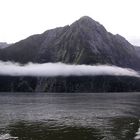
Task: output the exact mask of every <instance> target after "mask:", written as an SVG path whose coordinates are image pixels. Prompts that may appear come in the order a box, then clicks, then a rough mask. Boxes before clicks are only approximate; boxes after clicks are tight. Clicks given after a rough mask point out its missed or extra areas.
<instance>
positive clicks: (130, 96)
mask: <svg viewBox="0 0 140 140" xmlns="http://www.w3.org/2000/svg"><path fill="white" fill-rule="evenodd" d="M139 120H140V93H57V94H54V93H50V94H48V93H0V140H15V139H17V140H140V138H139V137H140V132H139V131H140V129H139V127H140V126H139V125H140V121H139Z"/></svg>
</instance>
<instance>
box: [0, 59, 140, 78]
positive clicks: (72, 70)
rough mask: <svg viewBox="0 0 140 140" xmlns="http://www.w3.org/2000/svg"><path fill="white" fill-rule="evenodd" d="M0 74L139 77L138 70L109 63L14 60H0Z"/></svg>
mask: <svg viewBox="0 0 140 140" xmlns="http://www.w3.org/2000/svg"><path fill="white" fill-rule="evenodd" d="M0 67H1V69H0V75H7V76H33V77H37V76H39V77H53V76H90V75H91V76H97V75H114V76H134V77H140V76H139V74H138V72H136V71H134V70H132V69H128V68H121V67H117V66H111V65H70V64H64V63H43V64H39V63H28V64H25V65H23V64H19V63H14V62H10V61H8V62H3V61H0Z"/></svg>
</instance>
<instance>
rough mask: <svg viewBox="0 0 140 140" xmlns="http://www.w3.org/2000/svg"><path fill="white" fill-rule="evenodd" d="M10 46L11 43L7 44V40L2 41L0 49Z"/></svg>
mask: <svg viewBox="0 0 140 140" xmlns="http://www.w3.org/2000/svg"><path fill="white" fill-rule="evenodd" d="M8 46H10V44H7V43H6V42H0V49H3V48H7V47H8Z"/></svg>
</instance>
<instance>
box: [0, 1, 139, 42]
mask: <svg viewBox="0 0 140 140" xmlns="http://www.w3.org/2000/svg"><path fill="white" fill-rule="evenodd" d="M85 15H87V16H90V17H91V18H93V19H94V20H96V21H99V22H100V23H101V24H103V25H104V26H105V28H106V29H107V30H108V31H109V32H112V33H113V34H117V33H118V34H120V35H122V36H124V37H125V38H126V39H128V40H129V41H130V42H131V43H133V44H136V45H140V16H139V15H140V0H0V42H8V43H13V42H16V41H19V40H21V39H24V38H26V37H28V36H30V35H32V34H36V33H42V32H44V31H46V30H48V29H51V28H55V27H59V26H64V25H67V24H71V23H72V22H74V21H75V20H77V19H79V18H80V17H82V16H85Z"/></svg>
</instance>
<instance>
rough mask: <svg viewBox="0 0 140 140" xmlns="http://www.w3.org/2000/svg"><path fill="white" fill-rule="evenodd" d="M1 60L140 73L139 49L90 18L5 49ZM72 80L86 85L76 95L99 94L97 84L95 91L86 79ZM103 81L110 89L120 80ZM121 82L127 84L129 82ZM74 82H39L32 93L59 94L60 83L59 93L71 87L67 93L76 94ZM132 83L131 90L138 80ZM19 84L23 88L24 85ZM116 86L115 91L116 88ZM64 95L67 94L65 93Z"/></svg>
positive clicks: (52, 79) (39, 79)
mask: <svg viewBox="0 0 140 140" xmlns="http://www.w3.org/2000/svg"><path fill="white" fill-rule="evenodd" d="M0 60H3V61H8V60H9V61H16V62H20V63H28V62H37V63H44V62H63V63H69V64H110V65H117V66H121V67H128V68H133V69H135V70H140V57H139V55H138V53H137V51H136V49H135V47H134V46H133V45H131V44H130V43H129V42H128V41H127V40H126V39H125V38H123V37H122V36H120V35H113V34H111V33H109V32H107V31H106V29H105V28H104V27H103V26H102V25H101V24H100V23H98V22H96V21H94V20H93V19H91V18H90V17H87V16H85V17H82V18H80V19H79V20H77V21H76V22H74V23H73V24H71V25H70V26H69V25H68V26H65V27H60V28H56V29H52V30H48V31H46V32H44V33H42V34H38V35H33V36H30V37H28V38H26V39H24V40H22V41H19V42H17V43H15V44H12V45H10V46H9V47H8V48H4V49H1V50H0ZM101 77H102V76H101ZM5 78H6V77H5ZM92 78H93V82H94V83H96V82H97V81H98V78H95V77H92ZM129 78H130V77H129ZM15 79H16V78H15ZM15 79H13V80H11V81H14V80H15ZM21 79H22V78H21ZM23 79H24V78H23ZM29 79H30V78H29ZM60 79H61V80H60ZM68 79H69V80H68ZM72 79H75V80H74V81H76V83H77V84H78V83H79V84H80V83H81V84H84V85H85V86H84V87H81V86H79V89H78V90H75V91H77V92H80V91H81V90H83V88H84V89H85V92H86V91H88V90H89V89H90V92H92V91H95V92H96V84H93V85H92V88H89V87H88V88H89V89H87V86H86V84H85V82H81V81H82V79H84V80H83V81H86V78H82V77H81V78H76V77H75V78H74V77H72ZM87 79H88V78H87ZM95 79H97V81H96V80H95ZM99 79H100V81H102V80H103V81H104V82H103V83H104V85H106V84H105V82H106V80H107V79H108V80H109V81H112V80H116V77H114V78H113V77H112V78H111V79H110V78H107V76H106V77H105V78H104V76H103V77H102V78H99ZM120 79H121V80H122V81H125V80H124V79H125V78H120ZM120 79H119V80H118V81H120ZM130 79H132V78H130ZM90 80H91V79H90ZM24 81H27V83H29V84H28V85H29V87H30V84H31V83H30V82H28V80H27V79H26V78H25V80H24ZM33 81H34V80H33ZM58 81H59V82H58ZM71 81H72V80H71V78H70V77H69V78H68V77H65V78H60V77H57V78H48V79H47V78H35V83H36V86H35V87H34V88H32V89H33V91H48V92H52V91H55V92H57V91H58V88H57V87H58V85H59V83H60V85H59V89H60V88H63V87H65V86H64V85H65V83H67V86H70V89H71V90H70V89H68V87H67V88H66V89H68V90H66V91H69V92H71V91H72V92H73V90H72V89H73V88H72V87H74V86H75V84H76V83H75V84H74V85H72V82H71ZM91 81H92V80H91ZM132 81H133V82H132V83H131V84H130V85H131V86H132V85H133V84H134V80H132ZM136 81H137V84H138V81H139V80H138V79H137V80H136ZM17 84H20V82H18V83H17ZM77 84H76V85H77ZM48 85H50V86H53V88H50V87H49V90H48V88H47V87H48ZM94 85H95V86H94ZM93 86H94V90H93ZM112 86H113V87H115V86H116V85H115V84H114V85H112ZM127 86H128V85H126V87H127ZM106 87H108V86H106ZM113 87H112V88H111V89H112V91H117V90H116V89H115V90H113V89H114V88H113ZM100 88H101V89H102V90H101V91H108V88H103V87H102V86H101V87H100ZM118 88H119V87H118ZM74 89H75V88H74ZM91 89H92V90H91ZM132 89H133V88H132ZM136 89H137V88H136ZM60 91H63V92H65V90H60ZM110 91H111V90H110ZM118 91H120V89H119V90H118Z"/></svg>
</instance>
